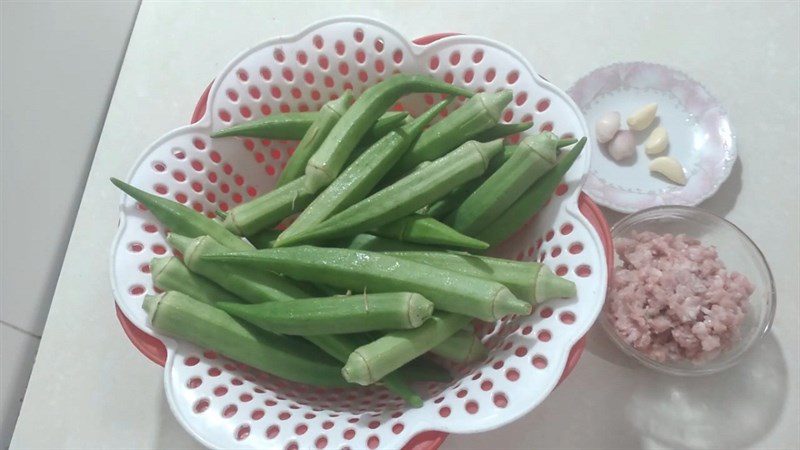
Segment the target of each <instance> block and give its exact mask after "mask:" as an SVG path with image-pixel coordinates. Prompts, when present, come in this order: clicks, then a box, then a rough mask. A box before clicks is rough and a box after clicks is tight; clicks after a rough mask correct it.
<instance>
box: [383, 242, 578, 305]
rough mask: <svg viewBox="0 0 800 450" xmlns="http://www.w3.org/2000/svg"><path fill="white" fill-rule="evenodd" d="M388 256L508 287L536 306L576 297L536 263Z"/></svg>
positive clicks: (410, 254)
mask: <svg viewBox="0 0 800 450" xmlns="http://www.w3.org/2000/svg"><path fill="white" fill-rule="evenodd" d="M386 254H388V255H391V256H395V257H398V258H403V259H408V260H410V261H415V262H418V263H422V264H427V265H430V266H433V267H438V268H440V269H446V270H451V271H453V272H458V273H460V274H464V275H469V276H472V277H476V278H482V279H484V280H491V281H495V282H497V283H500V284H502V285H503V286H505V287H507V288H508V289H509V290H510V291H511V292H512V293H513V294H514V295H516V296H517V298H519V299H522V300H525V301H526V302H529V303H531V304H533V305H536V304H539V303H541V302H543V301H545V300H550V299H553V298H570V297H574V296H575V294H576V290H575V283H573V282H572V281H569V280H567V279H565V278H561V277H559V276H558V275H556V274H554V273H553V271H552V270H550V268H549V267H547V266H545V265H544V264H540V263H537V262H522V261H511V260H508V259H500V258H492V257H489V256H476V255H467V254H459V253H445V252H431V251H422V252H420V251H389V252H386Z"/></svg>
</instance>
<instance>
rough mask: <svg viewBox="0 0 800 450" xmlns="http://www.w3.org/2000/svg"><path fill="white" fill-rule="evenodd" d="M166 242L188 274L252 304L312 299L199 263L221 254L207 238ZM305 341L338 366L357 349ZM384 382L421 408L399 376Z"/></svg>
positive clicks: (288, 285)
mask: <svg viewBox="0 0 800 450" xmlns="http://www.w3.org/2000/svg"><path fill="white" fill-rule="evenodd" d="M167 240H168V241H169V242H170V244H172V245H173V246H174V247H175V248H177V249H178V250H179V251H180V252H181V253H183V255H184V261H185V262H186V264H187V266H188V267H189V268H190V269H191V270H193V271H196V272H197V273H202V274H205V275H206V276H207V277H208V278H209V279H211V280H213V281H215V282H217V283H218V284H220V285H221V286H223V287H225V288H226V289H228V290H230V291H231V292H233V293H235V294H237V295H239V296H241V297H242V298H243V299H245V300H247V301H250V302H252V303H263V302H270V301H277V302H289V301H294V300H298V299H303V298H309V297H313V295H312V293H313V290H311V289H309V288H302V287H299V286H297V285H295V284H293V283H292V282H291V281H290V280H287V279H285V278H283V277H281V276H279V275H275V274H274V273H271V272H268V271H255V270H251V269H241V268H236V270H231V268H230V267H226V266H225V265H220V264H217V263H213V262H212V261H202V259H203V258H202V257H201V256H202V255H204V254H206V253H208V252H211V251H215V252H218V251H225V249H224V248H223V247H221V246H220V245H219V244H218V243H216V242H214V241H213V240H211V239H210V238H208V237H207V236H204V237H201V238H198V239H195V240H194V241H193V240H190V239H188V238H185V237H183V236H178V235H173V234H170V235H169V236H167ZM307 340H308V341H309V342H311V343H312V344H314V345H316V346H317V347H319V348H321V349H322V350H323V351H324V352H325V353H327V354H329V355H331V356H333V357H334V358H336V359H339V360H340V361H341V362H345V361H346V360H347V355H349V353H350V352H351V351H352V349H354V348H356V347H357V345H351V344H350V343H349V341H348V340H347V339H346V338H344V337H342V336H328V335H321V336H308V338H307ZM385 382H386V384H387V387H388V388H390V389H391V390H392V391H393V392H395V393H397V394H398V395H400V396H402V397H403V398H404V399H405V400H406V401H407V402H408V403H409V404H411V405H413V406H415V407H419V406H421V405H422V399H421V398H420V397H419V395H417V394H416V393H414V392H413V391H412V390H411V389H410V388H409V387H408V386H406V385H405V384H404V383H403V382H402V379H400V378H399V375H394V374H392V375H390V376H389V377H388V378H387V379H386V380H385Z"/></svg>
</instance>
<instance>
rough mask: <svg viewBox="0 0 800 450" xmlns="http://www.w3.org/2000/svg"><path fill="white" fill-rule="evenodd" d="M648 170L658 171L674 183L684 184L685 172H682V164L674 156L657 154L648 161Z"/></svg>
mask: <svg viewBox="0 0 800 450" xmlns="http://www.w3.org/2000/svg"><path fill="white" fill-rule="evenodd" d="M650 171H651V172H657V173H660V174H661V175H664V176H665V177H667V178H668V179H669V180H670V181H672V182H674V183H677V184H680V185H685V184H686V174H685V173H684V172H683V166H682V165H681V163H680V162H679V161H678V160H677V159H675V158H671V157H669V156H659V157H658V158H656V159H654V160H652V161H650Z"/></svg>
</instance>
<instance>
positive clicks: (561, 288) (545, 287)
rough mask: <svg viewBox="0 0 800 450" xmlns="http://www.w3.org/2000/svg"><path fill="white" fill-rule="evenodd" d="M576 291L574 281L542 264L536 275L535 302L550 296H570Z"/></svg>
mask: <svg viewBox="0 0 800 450" xmlns="http://www.w3.org/2000/svg"><path fill="white" fill-rule="evenodd" d="M577 293H578V291H577V288H576V287H575V283H573V282H572V281H570V280H567V279H566V278H562V277H560V276H558V275H556V274H554V273H553V271H552V270H550V268H549V267H547V266H542V268H541V269H540V270H539V274H538V275H537V276H536V290H535V291H534V297H535V301H536V302H541V301H544V300H548V299H551V298H572V297H575V296H576V295H577Z"/></svg>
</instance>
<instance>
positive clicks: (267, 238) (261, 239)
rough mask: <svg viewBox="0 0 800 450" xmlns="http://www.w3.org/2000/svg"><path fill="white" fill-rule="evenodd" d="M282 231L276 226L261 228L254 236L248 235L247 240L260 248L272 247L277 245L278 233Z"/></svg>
mask: <svg viewBox="0 0 800 450" xmlns="http://www.w3.org/2000/svg"><path fill="white" fill-rule="evenodd" d="M281 233H282V231H281V230H276V229H274V228H273V229H267V230H261V231H259V232H258V233H256V234H254V235H252V236H248V238H247V240H248V241H250V243H251V244H253V247H255V248H258V249H262V248H272V247H274V246H275V240H276V239H278V235H280V234H281Z"/></svg>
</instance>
